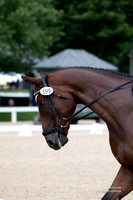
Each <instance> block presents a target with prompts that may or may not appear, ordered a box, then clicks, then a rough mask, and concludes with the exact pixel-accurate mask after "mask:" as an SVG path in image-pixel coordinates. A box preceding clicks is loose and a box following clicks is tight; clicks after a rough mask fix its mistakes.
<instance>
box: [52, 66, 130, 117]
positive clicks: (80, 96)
mask: <svg viewBox="0 0 133 200" xmlns="http://www.w3.org/2000/svg"><path fill="white" fill-rule="evenodd" d="M55 74H56V75H55V76H54V80H53V82H54V83H55V79H56V77H57V78H58V80H59V82H58V86H59V85H60V87H59V88H61V87H64V88H65V89H66V91H67V89H68V88H69V90H70V91H71V93H73V94H74V97H75V99H76V103H82V104H85V105H87V104H88V103H89V102H91V101H92V100H94V99H95V98H97V97H98V96H99V95H101V94H103V93H104V92H106V91H108V90H110V89H111V88H113V87H116V86H118V85H120V84H122V83H124V82H125V81H127V80H129V77H128V78H127V77H124V76H120V75H117V74H115V73H114V74H112V73H111V72H107V71H104V70H96V69H91V68H90V69H89V68H88V69H84V68H69V69H66V70H62V71H60V72H57V73H55ZM114 93H115V94H114ZM114 93H110V94H109V95H106V96H104V98H101V99H100V100H98V101H97V102H96V103H94V104H93V105H92V106H91V107H90V108H91V109H92V110H93V111H94V112H95V113H97V114H98V115H99V116H100V117H101V118H103V120H104V121H108V119H107V120H106V119H104V117H103V115H106V114H105V113H110V112H113V109H115V108H116V105H115V102H116V101H120V100H119V95H118V93H117V92H114ZM109 102H110V103H109ZM110 104H112V105H110ZM109 105H110V106H109ZM103 113H104V114H103Z"/></svg>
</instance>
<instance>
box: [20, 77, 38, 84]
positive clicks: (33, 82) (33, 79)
mask: <svg viewBox="0 0 133 200" xmlns="http://www.w3.org/2000/svg"><path fill="white" fill-rule="evenodd" d="M22 79H23V81H25V82H27V83H29V84H30V85H36V84H37V83H38V78H33V77H28V76H22Z"/></svg>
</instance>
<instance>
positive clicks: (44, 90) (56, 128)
mask: <svg viewBox="0 0 133 200" xmlns="http://www.w3.org/2000/svg"><path fill="white" fill-rule="evenodd" d="M47 78H48V75H47V74H45V77H44V76H41V79H42V83H43V85H44V88H42V89H41V90H39V91H37V92H35V93H34V96H35V98H36V97H37V96H38V95H39V94H42V95H44V96H46V97H47V99H48V104H49V109H50V113H51V116H52V120H53V125H54V128H52V129H50V130H47V131H43V132H42V135H44V136H46V135H49V134H51V133H54V132H55V131H57V132H58V133H61V134H62V135H64V136H66V133H65V132H64V131H63V128H66V127H67V126H68V125H69V121H68V119H67V118H64V117H62V114H61V112H60V111H59V109H58V107H57V105H56V103H55V102H54V100H53V97H52V94H53V95H55V96H57V97H59V98H63V99H67V100H71V101H74V100H73V99H71V98H69V97H66V96H63V95H60V94H56V93H54V92H53V89H52V88H51V87H49V85H48V80H47ZM52 105H53V106H52ZM53 108H54V109H55V111H56V113H57V114H58V117H59V124H58V125H56V120H55V116H54V110H53Z"/></svg>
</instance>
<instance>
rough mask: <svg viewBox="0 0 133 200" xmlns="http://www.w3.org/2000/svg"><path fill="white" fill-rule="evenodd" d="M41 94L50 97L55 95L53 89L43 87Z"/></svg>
mask: <svg viewBox="0 0 133 200" xmlns="http://www.w3.org/2000/svg"><path fill="white" fill-rule="evenodd" d="M40 93H41V94H42V95H45V96H49V95H51V94H52V93H53V88H51V87H43V88H41V89H40Z"/></svg>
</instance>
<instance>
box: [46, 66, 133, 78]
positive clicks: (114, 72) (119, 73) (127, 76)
mask: <svg viewBox="0 0 133 200" xmlns="http://www.w3.org/2000/svg"><path fill="white" fill-rule="evenodd" d="M68 69H82V70H95V71H99V72H105V73H109V74H110V75H111V74H112V75H113V76H114V75H116V76H121V77H125V78H133V76H132V75H129V74H125V73H121V72H117V71H112V70H108V69H102V68H93V67H83V66H81V67H67V68H63V69H57V71H55V72H58V71H62V70H68ZM51 73H54V72H50V73H49V74H51Z"/></svg>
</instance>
